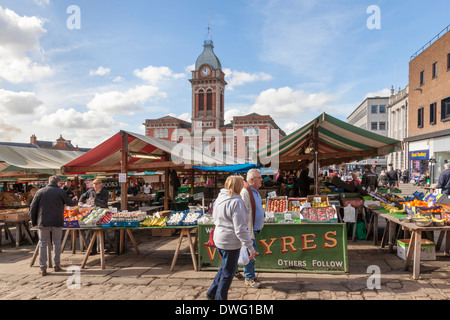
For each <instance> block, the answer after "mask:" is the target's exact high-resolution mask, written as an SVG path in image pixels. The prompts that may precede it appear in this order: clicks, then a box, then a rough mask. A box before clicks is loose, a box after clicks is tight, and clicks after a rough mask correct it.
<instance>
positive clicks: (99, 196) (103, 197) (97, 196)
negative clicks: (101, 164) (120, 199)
mask: <svg viewBox="0 0 450 320" xmlns="http://www.w3.org/2000/svg"><path fill="white" fill-rule="evenodd" d="M92 184H93V185H94V188H92V189H89V190H88V191H86V192H85V193H84V194H83V195H82V196H81V197H80V201H79V202H78V205H79V206H81V205H83V204H85V203H86V202H87V200H89V202H90V203H93V204H94V206H96V207H100V208H108V200H109V192H108V190H106V189H105V188H103V182H102V180H101V179H98V178H97V179H95V180H94V181H92ZM95 254H98V252H97V240H95V242H94V247H93V248H92V251H91V255H95Z"/></svg>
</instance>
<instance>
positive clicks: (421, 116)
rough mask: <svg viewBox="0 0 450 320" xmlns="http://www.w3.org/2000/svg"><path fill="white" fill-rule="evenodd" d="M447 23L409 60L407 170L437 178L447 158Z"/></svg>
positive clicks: (449, 143) (449, 133) (449, 156)
mask: <svg viewBox="0 0 450 320" xmlns="http://www.w3.org/2000/svg"><path fill="white" fill-rule="evenodd" d="M449 29H450V26H448V27H447V28H445V29H444V30H442V31H441V32H440V33H439V34H438V35H436V36H435V37H434V38H433V39H432V40H431V41H429V42H428V43H427V44H426V45H425V46H424V47H422V48H421V49H420V50H419V51H418V52H416V53H415V54H414V55H413V56H412V57H411V61H410V63H409V107H408V137H407V138H406V139H405V142H406V146H407V148H408V152H409V162H410V170H411V171H412V173H413V175H414V173H416V174H419V173H429V174H430V178H431V180H434V182H436V181H437V178H438V177H439V174H440V173H441V172H442V171H443V169H444V164H445V162H448V161H450V32H449V31H450V30H449Z"/></svg>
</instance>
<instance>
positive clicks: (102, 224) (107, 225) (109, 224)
mask: <svg viewBox="0 0 450 320" xmlns="http://www.w3.org/2000/svg"><path fill="white" fill-rule="evenodd" d="M100 226H101V227H102V228H105V229H107V228H111V222H108V223H101V224H100Z"/></svg>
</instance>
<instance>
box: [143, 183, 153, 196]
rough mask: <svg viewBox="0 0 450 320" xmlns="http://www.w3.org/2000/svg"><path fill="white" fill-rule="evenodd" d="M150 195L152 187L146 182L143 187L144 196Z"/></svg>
mask: <svg viewBox="0 0 450 320" xmlns="http://www.w3.org/2000/svg"><path fill="white" fill-rule="evenodd" d="M151 193H152V186H151V185H150V184H149V183H148V182H146V183H145V185H144V194H151Z"/></svg>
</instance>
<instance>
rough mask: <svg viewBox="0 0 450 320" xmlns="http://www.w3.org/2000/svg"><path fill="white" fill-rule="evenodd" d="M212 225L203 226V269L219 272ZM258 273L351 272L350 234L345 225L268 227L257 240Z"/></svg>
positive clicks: (200, 230) (201, 235)
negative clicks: (212, 244)
mask: <svg viewBox="0 0 450 320" xmlns="http://www.w3.org/2000/svg"><path fill="white" fill-rule="evenodd" d="M212 227H213V226H212V225H199V228H198V233H199V234H198V245H199V248H198V249H199V250H198V252H199V255H198V256H199V267H200V270H217V269H218V268H219V267H220V264H221V259H220V256H219V254H218V253H217V250H216V248H215V247H207V246H206V245H205V244H206V243H207V242H208V239H209V233H210V232H211V229H212ZM256 251H257V252H258V255H257V256H256V262H255V268H256V271H263V272H271V271H273V272H313V273H346V272H348V255H347V232H346V227H345V224H344V223H299V224H266V225H264V228H263V230H262V231H261V232H260V233H259V234H258V235H257V237H256Z"/></svg>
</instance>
